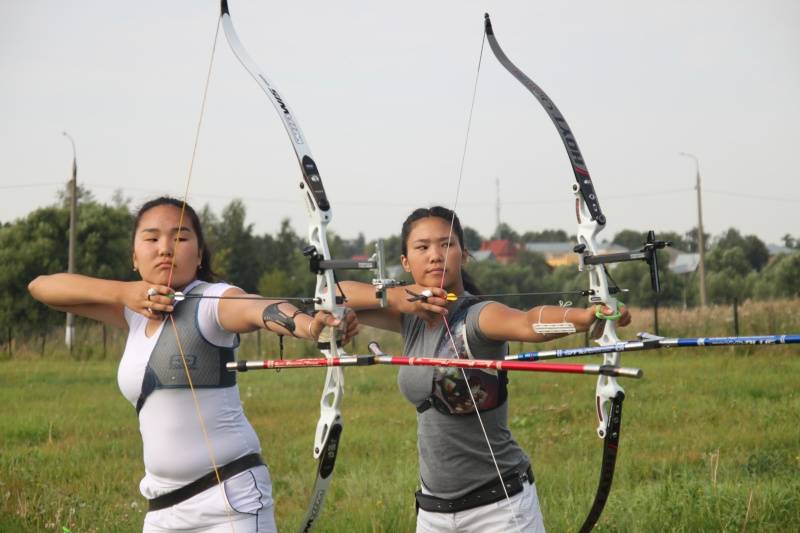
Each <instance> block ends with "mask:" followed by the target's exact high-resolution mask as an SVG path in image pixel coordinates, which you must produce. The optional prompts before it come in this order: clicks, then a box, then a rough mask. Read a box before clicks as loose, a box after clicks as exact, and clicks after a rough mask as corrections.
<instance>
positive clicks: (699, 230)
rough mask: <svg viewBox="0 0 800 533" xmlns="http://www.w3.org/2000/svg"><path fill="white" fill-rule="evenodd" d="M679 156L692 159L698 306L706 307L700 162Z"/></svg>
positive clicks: (685, 153) (694, 157)
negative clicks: (695, 210)
mask: <svg viewBox="0 0 800 533" xmlns="http://www.w3.org/2000/svg"><path fill="white" fill-rule="evenodd" d="M680 155H682V156H685V157H691V158H692V159H694V168H695V177H696V185H695V188H696V189H697V233H698V235H697V244H698V246H699V247H700V306H701V307H705V306H706V245H705V235H704V233H703V201H702V198H701V192H700V191H701V189H700V161H698V159H697V156H695V155H694V154H690V153H688V152H680Z"/></svg>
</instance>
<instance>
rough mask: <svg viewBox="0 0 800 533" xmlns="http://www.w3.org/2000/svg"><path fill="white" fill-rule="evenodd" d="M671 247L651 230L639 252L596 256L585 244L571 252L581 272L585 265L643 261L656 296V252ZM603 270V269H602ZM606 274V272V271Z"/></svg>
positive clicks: (615, 291)
mask: <svg viewBox="0 0 800 533" xmlns="http://www.w3.org/2000/svg"><path fill="white" fill-rule="evenodd" d="M667 246H672V242H671V241H658V240H656V233H655V231H653V230H650V231H648V232H647V241H645V243H644V246H643V247H642V249H641V250H639V251H636V252H620V253H614V254H596V255H592V254H591V253H590V252H588V247H587V246H586V244H578V245H577V246H575V248H573V251H574V252H575V253H576V254H578V257H579V260H578V261H579V262H578V269H579V270H581V271H583V269H584V266H585V265H607V264H611V263H624V262H626V261H644V262H645V263H647V264H648V266H649V267H650V285H651V286H652V287H653V291H654V292H655V293H656V294H658V293H659V292H661V283H660V281H659V278H658V250H660V249H662V248H666V247H667ZM603 268H604V269H605V267H603ZM606 274H608V271H606ZM619 291H620V289H619V287H616V286H614V287H610V288H609V292H611V293H618V292H619Z"/></svg>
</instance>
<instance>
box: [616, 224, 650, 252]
mask: <svg viewBox="0 0 800 533" xmlns="http://www.w3.org/2000/svg"><path fill="white" fill-rule="evenodd" d="M646 240H647V232H644V233H642V232H641V231H633V230H630V229H626V230H622V231H620V232H619V233H617V234H616V235H614V243H615V244H619V245H620V246H624V247H625V248H627V249H629V250H639V249H640V248H641V247H642V245H643V244H644V242H645V241H646Z"/></svg>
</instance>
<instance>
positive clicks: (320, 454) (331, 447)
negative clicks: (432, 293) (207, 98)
mask: <svg viewBox="0 0 800 533" xmlns="http://www.w3.org/2000/svg"><path fill="white" fill-rule="evenodd" d="M220 19H221V20H220V22H221V24H222V27H223V29H224V31H225V37H226V38H227V40H228V43H229V44H230V48H231V50H232V51H233V53H234V55H235V56H236V58H237V59H238V60H239V62H240V63H241V64H242V66H243V67H244V68H245V70H246V71H247V72H248V73H249V74H250V76H251V77H252V78H253V79H254V80H255V82H256V83H257V84H258V86H259V87H260V88H261V90H262V91H264V94H266V95H267V97H268V98H269V100H270V102H272V105H273V106H274V107H275V110H276V111H277V112H278V116H279V117H280V118H281V121H282V122H283V125H284V128H285V129H286V132H287V133H288V135H289V139H290V141H291V143H292V147H293V148H294V152H295V155H296V156H297V160H298V162H299V163H300V169H301V172H302V176H303V179H302V180H301V181H300V183H299V189H300V193H301V195H302V196H303V201H304V203H305V204H306V208H307V211H308V219H309V231H308V240H309V244H310V246H312V247H313V249H314V250H315V252H316V257H318V258H319V259H321V260H323V261H329V260H330V259H331V254H330V250H329V248H328V242H327V225H328V223H329V222H330V221H331V215H332V214H331V206H330V202H329V201H328V197H327V194H326V193H325V188H324V187H323V185H322V179H321V178H320V175H319V170H318V169H317V165H316V163H315V161H314V158H313V157H312V155H311V151H310V148H309V147H308V142H307V141H306V140H305V136H304V135H303V131H302V130H301V129H300V125H299V124H298V122H297V120H296V118H295V115H294V113H293V112H292V110H291V108H290V107H289V104H287V103H286V100H285V99H284V98H283V97H282V96H281V94H280V91H278V89H277V88H276V87H275V86H274V84H273V83H272V82H271V81H270V80H269V78H268V77H267V76H265V75H264V74H263V73H262V71H261V69H260V68H259V67H258V65H257V64H256V63H255V61H253V59H252V58H251V57H250V55H249V54H248V53H247V51H246V50H245V48H244V46H243V45H242V43H241V41H240V40H239V38H238V35H237V34H236V31H235V29H234V27H233V22H232V21H231V17H230V12H229V10H228V2H227V0H221V2H220ZM315 273H316V274H317V281H316V288H315V291H314V296H315V300H316V302H315V305H314V308H315V309H316V310H324V311H328V312H330V313H332V314H333V315H335V316H337V317H339V318H341V316H342V314H343V309H342V308H341V307H339V306H338V305H337V300H336V279H335V277H334V272H333V270H331V269H320V270H317V271H316V272H315ZM329 333H330V340H329V343H327V344H326V346H325V348H324V349H322V350H321V351H322V353H323V355H324V356H325V357H326V358H330V357H341V356H344V355H346V353H345V352H344V351H342V350H341V349H340V348H339V347H338V346H337V343H336V340H337V339H336V337H337V335H336V332H335V331H332V332H329ZM343 387H344V374H343V373H342V369H341V368H329V369H328V372H327V374H326V376H325V384H324V387H323V392H322V398H321V400H320V418H319V421H318V422H317V428H316V433H315V437H314V458H315V459H317V460H318V466H317V479H316V481H315V483H314V489H313V491H312V497H311V503H310V504H309V507H308V511H307V512H306V515H305V517H304V518H303V522H302V524H301V527H300V531H309V530H310V529H311V527H312V525H313V524H314V522H315V520H316V519H317V517H318V515H319V513H320V510H321V508H322V503H323V499H324V497H325V492H326V490H327V488H328V485H329V484H330V482H331V478H332V474H333V468H334V464H335V461H336V453H337V451H338V448H339V439H340V438H341V433H342V417H341V412H340V410H339V406H340V404H341V400H342V393H343Z"/></svg>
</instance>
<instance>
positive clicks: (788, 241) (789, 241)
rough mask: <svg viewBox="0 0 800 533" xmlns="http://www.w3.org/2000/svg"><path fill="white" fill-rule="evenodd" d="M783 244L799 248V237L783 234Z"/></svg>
mask: <svg viewBox="0 0 800 533" xmlns="http://www.w3.org/2000/svg"><path fill="white" fill-rule="evenodd" d="M782 240H783V245H784V246H786V247H787V248H800V239H797V238H795V237H792V236H791V235H789V234H788V233H787V234H786V235H784V236H783V238H782Z"/></svg>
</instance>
